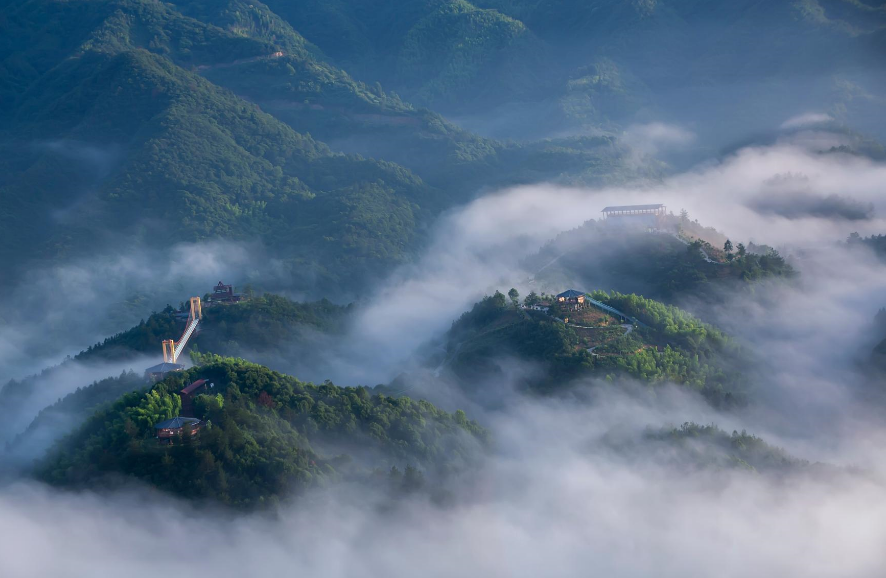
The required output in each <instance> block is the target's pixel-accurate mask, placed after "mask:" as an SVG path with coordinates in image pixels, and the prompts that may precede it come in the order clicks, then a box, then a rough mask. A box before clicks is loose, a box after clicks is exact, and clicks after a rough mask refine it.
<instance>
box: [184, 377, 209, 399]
mask: <svg viewBox="0 0 886 578" xmlns="http://www.w3.org/2000/svg"><path fill="white" fill-rule="evenodd" d="M205 383H206V380H205V379H198V380H197V381H195V382H194V383H192V384H191V385H189V386H187V387H186V388H184V389H183V390H181V393H183V394H185V395H190V394H192V393H194V392H195V391H197V390H198V389H200V388H201V387H202V386H203V385H204V384H205Z"/></svg>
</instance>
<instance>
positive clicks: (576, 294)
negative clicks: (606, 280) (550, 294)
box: [557, 289, 584, 299]
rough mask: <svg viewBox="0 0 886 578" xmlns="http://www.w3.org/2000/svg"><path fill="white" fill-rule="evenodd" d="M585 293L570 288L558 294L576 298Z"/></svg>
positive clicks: (566, 297)
mask: <svg viewBox="0 0 886 578" xmlns="http://www.w3.org/2000/svg"><path fill="white" fill-rule="evenodd" d="M582 295H584V293H582V292H581V291H576V290H575V289H570V290H568V291H564V292H562V293H560V294H559V295H557V298H560V297H563V298H565V299H574V298H575V297H581V296H582Z"/></svg>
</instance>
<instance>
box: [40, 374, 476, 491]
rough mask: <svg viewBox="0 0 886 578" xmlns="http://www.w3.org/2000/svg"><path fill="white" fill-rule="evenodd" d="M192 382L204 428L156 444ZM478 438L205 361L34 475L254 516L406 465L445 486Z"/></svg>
mask: <svg viewBox="0 0 886 578" xmlns="http://www.w3.org/2000/svg"><path fill="white" fill-rule="evenodd" d="M198 378H203V379H208V380H211V381H212V383H213V384H214V387H213V388H212V390H211V392H209V393H207V394H205V395H201V396H199V397H198V398H197V400H196V402H195V408H196V409H195V416H196V417H198V418H200V419H203V420H205V421H206V422H207V424H208V423H209V422H211V425H208V426H207V427H205V428H203V429H201V431H200V432H199V434H198V435H196V436H195V437H194V439H191V438H190V436H186V437H185V438H184V439H183V440H180V441H179V442H178V443H173V444H172V445H165V446H164V445H160V444H158V442H157V440H156V439H154V437H153V436H154V429H153V425H154V424H155V423H157V422H159V421H162V420H165V419H168V418H170V417H173V416H175V415H178V413H179V411H180V409H181V399H180V398H179V396H178V394H177V392H178V391H179V390H180V389H181V388H182V387H183V385H185V384H187V383H190V382H191V381H194V380H196V379H198ZM486 436H487V434H486V432H485V431H484V430H483V429H482V428H481V427H480V426H479V425H477V424H476V423H475V422H472V421H468V420H467V419H466V417H465V415H464V413H463V412H457V413H455V414H449V413H446V412H443V411H441V410H439V409H437V408H435V407H434V406H432V405H431V404H429V403H427V402H416V401H413V400H411V399H409V398H405V397H401V398H388V397H385V396H380V395H372V394H371V393H370V392H369V391H368V390H367V389H365V388H340V387H337V386H335V385H333V384H331V383H325V384H323V385H320V386H315V385H312V384H309V383H303V382H300V381H298V380H297V379H295V378H292V377H288V376H284V375H281V374H279V373H275V372H272V371H270V370H268V369H266V368H263V367H261V366H258V365H255V364H251V363H248V362H245V361H242V360H233V359H223V358H217V357H215V358H210V359H206V360H205V363H204V364H203V365H201V366H200V367H197V368H194V369H192V370H190V371H188V372H186V373H184V374H180V375H176V376H172V377H169V378H167V379H166V380H165V381H163V382H161V383H158V384H156V385H154V386H153V387H152V388H150V389H148V390H144V391H141V392H138V393H133V394H128V395H125V396H123V397H122V398H121V399H120V400H118V401H117V402H116V403H114V404H113V405H112V406H111V407H109V408H107V409H103V410H100V411H99V412H98V413H96V414H95V415H94V416H93V417H92V418H90V419H89V420H88V421H87V423H86V424H85V425H84V426H83V427H82V428H80V429H79V430H78V431H77V432H75V433H74V434H73V435H71V436H69V437H68V438H66V439H65V440H63V441H62V442H61V443H60V444H59V445H58V446H57V447H56V448H55V449H54V450H52V451H51V452H50V454H49V456H48V457H47V458H46V460H45V461H44V462H43V463H42V464H41V465H40V466H39V467H38V469H37V475H38V477H40V478H41V479H43V480H46V481H47V482H49V483H52V484H55V485H61V486H72V487H93V488H94V487H95V486H96V484H100V483H103V482H106V483H114V481H115V480H118V481H119V480H120V478H121V477H122V479H124V480H125V479H127V478H128V479H138V480H141V481H143V482H145V483H148V484H150V485H153V486H155V487H157V488H159V489H162V490H165V491H168V492H171V493H173V494H176V495H180V496H183V497H188V498H192V499H198V500H212V501H218V502H221V503H223V504H228V505H232V506H237V507H250V508H254V507H259V506H263V505H268V504H272V503H275V502H276V501H277V500H278V499H280V498H286V497H288V496H289V495H291V494H293V493H298V492H299V491H300V490H304V489H307V488H310V487H317V486H323V485H326V484H329V483H331V482H334V481H336V480H341V479H346V478H348V477H354V476H360V477H366V476H368V475H370V474H371V472H372V471H373V470H378V471H388V470H390V469H391V468H392V467H398V468H400V469H402V468H404V467H407V466H410V470H411V471H414V470H412V468H411V466H415V467H417V468H420V469H421V471H424V472H425V475H426V476H427V477H428V478H431V480H433V479H437V478H440V477H441V476H444V477H445V476H446V475H447V474H448V473H451V472H455V471H458V470H460V469H463V468H466V467H469V466H470V464H471V462H472V460H474V459H475V458H476V457H477V456H478V455H479V454H478V452H481V451H482V448H483V446H484V444H485V443H486ZM344 454H346V455H344ZM412 475H413V476H415V475H416V474H412Z"/></svg>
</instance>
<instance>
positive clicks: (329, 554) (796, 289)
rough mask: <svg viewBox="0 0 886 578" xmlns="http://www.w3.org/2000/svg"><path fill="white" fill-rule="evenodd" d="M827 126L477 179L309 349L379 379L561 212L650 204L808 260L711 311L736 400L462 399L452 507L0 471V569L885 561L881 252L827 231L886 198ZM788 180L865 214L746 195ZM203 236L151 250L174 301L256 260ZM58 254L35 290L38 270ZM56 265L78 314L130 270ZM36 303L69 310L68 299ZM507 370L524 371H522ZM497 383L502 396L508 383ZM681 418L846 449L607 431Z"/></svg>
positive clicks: (507, 570)
mask: <svg viewBox="0 0 886 578" xmlns="http://www.w3.org/2000/svg"><path fill="white" fill-rule="evenodd" d="M830 138H831V137H830V136H829V135H809V134H804V135H798V136H797V138H796V139H785V140H782V141H780V142H778V143H777V144H775V145H772V146H766V147H748V148H745V149H742V150H740V151H738V152H736V153H735V154H734V155H731V156H729V157H728V158H724V159H721V160H719V161H717V162H712V163H710V164H707V165H705V166H701V167H698V168H697V169H695V170H693V171H690V172H687V173H683V174H679V175H675V176H673V177H671V178H668V179H665V180H664V181H662V182H656V183H646V184H644V185H642V186H631V187H628V186H624V187H612V188H604V189H594V190H587V189H570V188H560V187H552V186H547V185H537V186H529V187H519V188H515V189H510V190H506V191H502V192H501V193H499V194H496V195H491V196H487V197H484V198H482V199H479V200H477V201H475V202H473V203H471V204H469V205H468V206H466V207H464V208H462V209H459V210H456V211H452V212H451V213H450V214H448V215H446V216H445V217H444V218H443V219H441V221H440V223H439V224H438V226H437V229H436V231H435V234H434V241H433V242H432V244H431V246H430V247H429V249H428V251H427V253H426V255H425V256H424V257H423V258H422V259H420V260H419V261H418V262H417V263H415V264H413V265H410V266H408V267H404V268H403V269H402V270H400V271H398V272H397V273H396V274H395V275H394V276H393V277H392V278H391V279H389V280H388V282H387V283H385V284H384V285H383V286H381V287H380V288H378V289H377V290H376V291H374V292H373V293H371V294H369V295H367V298H366V301H365V302H363V303H362V304H360V305H358V306H357V307H356V309H355V311H356V313H355V319H354V325H353V327H352V329H351V331H350V332H349V334H348V335H346V336H345V337H343V338H341V339H340V340H337V341H336V343H334V344H331V345H330V347H329V348H328V349H326V350H325V353H324V355H326V358H318V360H317V362H318V367H322V370H323V372H324V373H327V372H328V375H327V377H330V378H332V379H333V380H335V381H337V382H342V383H343V384H352V383H364V384H374V383H379V382H389V381H390V380H391V379H393V378H394V377H396V376H397V374H398V373H399V372H401V371H404V369H408V368H409V367H410V363H411V362H412V361H413V359H414V356H415V352H416V350H417V349H419V348H420V347H422V346H426V344H428V343H429V342H431V341H432V340H433V339H434V338H435V337H437V336H439V335H440V334H441V333H442V332H444V331H445V330H446V329H448V327H449V325H450V323H451V322H452V320H453V319H454V318H456V317H458V315H460V314H461V313H462V312H463V311H464V310H465V309H467V308H468V307H469V306H470V305H471V304H472V303H473V302H474V301H476V300H477V299H478V298H479V297H480V296H482V295H483V294H484V293H489V292H491V291H494V290H496V289H503V290H504V289H507V288H509V287H510V286H516V287H517V288H518V289H519V290H520V291H521V292H522V293H526V292H528V290H530V289H531V288H533V285H532V284H531V278H532V276H533V274H534V273H535V272H534V271H527V270H524V269H522V268H521V267H520V265H519V263H520V262H521V259H522V257H523V256H525V255H526V254H529V253H532V252H534V251H536V250H537V249H538V247H539V246H540V245H541V244H543V243H544V242H545V241H547V240H548V239H550V238H552V237H554V236H555V235H556V234H557V233H558V232H560V231H563V230H567V229H570V228H574V227H577V226H579V225H581V224H582V223H583V222H584V221H586V220H587V219H589V218H596V217H597V216H598V215H599V211H600V209H602V207H604V206H606V205H610V204H629V203H659V202H660V203H665V204H667V206H668V207H669V209H670V210H672V211H674V212H679V210H680V209H686V210H687V211H689V214H690V217H691V218H693V219H694V218H698V219H699V221H700V222H701V223H703V224H704V225H712V226H715V227H717V228H718V229H720V230H721V231H723V232H725V233H726V234H727V235H728V236H729V237H730V238H731V239H732V240H733V242H735V243H738V242H744V243H748V242H750V241H754V242H758V243H767V244H770V245H774V246H777V247H778V248H779V250H781V251H783V252H784V253H785V254H789V255H790V256H791V258H792V262H793V263H794V264H795V266H796V267H797V268H798V270H799V271H800V272H801V277H800V279H799V280H798V281H796V282H795V283H793V284H789V285H784V286H779V287H769V286H766V287H760V288H759V289H758V290H756V291H755V292H753V293H750V292H735V293H734V294H724V295H723V296H722V303H721V304H720V306H719V307H718V308H717V311H709V312H708V313H709V314H710V317H708V318H706V319H707V320H709V321H712V322H715V323H716V324H718V325H719V326H721V327H722V328H723V329H725V330H726V331H728V332H729V333H731V334H732V335H734V336H735V337H736V339H738V340H739V341H740V342H741V343H742V344H743V345H745V346H746V347H748V348H749V349H750V350H751V351H752V353H753V354H754V355H755V356H756V359H757V360H758V363H759V368H760V369H761V370H762V371H761V372H760V373H761V375H760V377H755V378H754V379H755V380H756V381H755V382H754V383H753V384H752V385H753V386H754V388H755V393H754V400H755V402H754V403H752V404H751V406H750V407H748V408H747V409H746V410H744V411H738V412H732V413H728V414H721V413H718V412H716V411H714V410H713V409H711V408H710V407H708V406H706V405H705V404H704V403H703V402H702V401H701V400H700V399H699V398H698V397H696V396H694V395H691V394H689V393H687V392H686V390H685V389H680V388H676V387H674V388H670V387H666V386H658V387H657V388H656V390H655V395H654V396H630V395H626V394H625V393H624V392H621V391H616V390H612V389H609V388H606V387H602V386H600V385H599V384H598V385H596V389H593V390H592V391H594V392H595V393H594V394H593V395H594V397H593V399H592V400H591V403H588V404H579V403H575V402H574V401H573V402H564V401H561V400H550V399H548V400H539V399H531V400H529V399H520V398H519V397H516V396H514V398H513V400H512V401H508V402H506V403H504V404H502V405H503V407H500V408H496V409H495V411H488V412H484V411H483V410H482V409H481V408H480V407H478V406H473V407H470V408H469V409H470V410H471V417H474V418H478V419H480V420H481V421H482V423H483V424H484V425H486V426H488V427H489V428H490V430H491V431H492V432H493V435H494V439H495V444H494V448H493V450H492V455H491V456H490V457H489V459H488V461H487V462H486V464H485V466H484V467H483V468H482V469H481V470H480V471H478V472H474V473H473V474H471V475H466V476H465V477H463V478H460V479H457V480H451V481H450V483H451V487H450V488H449V489H450V491H451V495H452V496H453V500H452V503H448V504H447V505H446V506H439V505H435V504H433V503H430V502H428V501H426V500H424V499H422V498H416V497H413V498H402V499H400V500H397V501H396V503H393V504H392V503H391V502H390V498H389V497H385V496H379V495H376V494H373V493H371V492H368V491H366V490H364V489H361V488H353V487H346V488H334V489H332V490H331V491H326V492H322V493H318V494H311V495H308V496H306V497H304V498H302V499H301V500H299V502H298V503H297V505H296V506H293V507H284V508H283V509H282V510H281V511H280V512H278V513H277V515H276V516H274V517H268V516H252V515H244V516H231V515H228V514H224V515H222V514H219V513H215V512H210V511H194V510H192V509H190V508H189V507H188V506H187V505H185V504H181V503H178V502H174V501H171V500H169V499H167V498H164V497H162V496H157V495H156V494H154V493H152V492H150V491H148V490H146V489H145V488H136V489H133V490H131V491H130V492H124V493H116V494H113V495H110V496H105V495H101V496H99V495H95V494H92V493H89V492H84V493H77V494H71V493H64V492H60V491H58V490H54V489H49V488H46V487H43V486H40V485H37V484H33V483H24V482H19V483H14V484H11V485H8V486H4V487H2V488H0V517H2V518H3V520H4V522H5V524H4V529H3V530H0V575H3V576H15V577H24V578H28V577H31V576H35V577H36V576H40V577H42V576H47V575H57V576H96V575H99V576H105V575H126V576H135V577H140V576H156V575H158V574H165V573H171V572H175V573H181V574H191V573H198V574H208V575H215V576H243V575H265V574H275V573H280V572H281V571H284V572H288V573H292V574H306V575H311V576H321V577H327V576H328V577H335V576H354V575H361V576H406V575H410V576H411V575H414V574H416V573H421V574H423V575H429V576H452V575H459V574H464V575H489V576H540V575H544V576H574V575H576V574H580V573H588V572H590V573H594V574H604V575H613V576H625V577H633V576H636V577H640V576H650V575H655V576H663V577H671V576H673V577H677V576H680V577H684V576H711V575H716V576H726V577H733V576H735V577H738V576H742V577H744V576H812V577H819V576H841V577H845V576H849V577H859V578H867V577H875V576H879V575H880V574H882V568H883V565H884V561H886V558H884V555H883V553H882V544H883V543H884V541H886V506H884V504H886V486H884V483H883V476H884V474H886V452H884V450H883V448H884V447H886V428H884V427H883V426H882V425H881V422H882V419H881V416H882V411H881V410H880V406H879V405H878V403H881V402H882V395H881V396H880V397H877V395H875V394H876V392H877V387H879V385H878V384H877V383H874V382H872V381H870V380H869V379H868V378H867V377H866V376H865V375H864V374H863V373H861V372H860V371H858V366H857V359H858V355H859V351H860V349H859V347H860V343H861V338H860V335H861V334H862V333H863V329H864V327H865V326H866V324H868V323H869V322H870V320H871V319H872V318H873V315H874V313H875V312H876V311H877V309H879V308H880V307H882V306H883V305H886V303H884V302H883V299H884V297H883V296H884V295H886V268H884V266H883V264H882V263H881V262H880V261H878V260H876V259H875V258H874V257H873V256H872V255H870V254H869V253H867V252H865V251H859V250H856V249H853V248H851V247H848V246H841V245H839V243H838V242H839V241H840V240H841V239H844V238H845V237H846V236H848V234H849V233H851V232H853V231H858V232H860V233H862V234H870V233H878V232H879V233H882V232H884V231H886V227H884V224H886V223H884V221H883V220H882V219H881V218H879V217H877V216H876V215H882V214H884V212H883V209H886V207H884V206H883V204H884V202H886V201H884V197H883V194H882V192H883V191H882V183H883V182H886V167H884V165H883V164H880V163H876V162H874V161H871V160H867V159H864V158H861V157H857V156H851V155H847V154H833V153H828V154H822V153H823V150H824V151H826V150H828V147H827V146H825V148H824V149H822V148H821V147H822V146H823V145H826V144H827V143H828V142H829V139H830ZM798 190H799V191H802V194H803V195H804V198H807V199H809V198H811V199H827V198H829V197H830V196H834V195H836V196H838V197H839V198H843V199H853V200H854V202H858V203H862V204H864V205H867V204H871V205H873V207H874V211H875V214H874V216H872V217H871V218H868V219H863V220H850V219H846V218H844V217H843V216H840V215H815V214H811V213H810V214H804V215H799V216H792V217H789V216H786V215H784V214H781V213H779V212H766V211H759V210H755V209H754V208H753V207H752V204H753V202H754V200H755V199H760V198H761V197H763V196H765V197H767V198H783V197H785V196H789V195H791V194H794V193H796V191H798ZM588 250H594V248H593V247H589V248H588ZM210 254H217V255H219V257H218V258H217V260H215V259H211V260H210V261H209V265H207V263H206V262H203V261H201V262H199V263H196V262H195V263H190V264H180V265H175V266H172V265H170V266H168V267H164V268H163V269H162V270H161V277H162V279H163V280H164V283H165V284H166V285H167V286H169V287H171V288H173V289H175V290H176V291H178V293H177V295H179V297H177V299H180V298H181V296H183V295H187V294H188V292H191V291H198V292H202V291H203V289H201V288H202V287H204V286H205V283H206V276H210V277H211V282H213V283H214V282H215V280H216V279H214V278H215V277H219V276H221V275H224V276H225V277H227V275H229V274H231V275H235V274H238V275H242V276H246V277H248V275H249V274H248V271H250V270H251V267H250V263H254V262H256V260H255V259H250V258H249V255H250V252H249V250H248V249H247V248H243V247H242V246H241V247H226V248H225V250H224V251H217V252H215V253H213V252H212V251H210ZM232 256H233V257H232ZM109 263H110V264H109V265H108V268H106V269H100V272H101V271H104V275H105V276H106V277H109V278H110V279H120V278H122V277H123V276H122V275H120V274H119V273H120V272H132V276H133V279H135V280H136V281H138V282H149V279H148V276H147V275H146V274H142V273H139V270H140V267H141V265H142V261H141V260H139V259H134V260H132V261H127V260H125V259H123V260H122V261H121V260H120V259H118V260H117V261H112V262H109ZM179 266H180V267H182V268H181V269H177V268H173V267H179ZM244 271H246V272H247V273H244ZM59 274H60V273H59ZM59 274H56V273H53V274H51V275H48V276H47V277H45V279H46V281H45V282H44V283H46V284H45V285H43V284H40V283H38V284H37V285H36V287H47V288H48V287H52V286H53V283H54V282H55V280H58V279H59V278H60V277H58V275H59ZM100 274H101V273H100ZM272 274H273V268H271V270H270V272H268V271H267V270H265V269H263V270H261V271H256V276H257V277H259V276H261V275H272ZM66 275H68V276H66V277H64V279H66V280H79V284H78V283H75V284H74V286H80V287H82V288H84V290H83V291H82V295H81V296H79V297H78V298H77V299H78V301H77V303H79V304H80V310H81V312H82V313H83V314H84V317H86V316H87V315H88V314H93V313H94V311H95V310H96V309H92V307H97V304H99V303H100V302H101V301H102V300H103V299H106V298H114V299H117V300H119V299H121V296H122V295H126V294H127V291H128V290H129V288H130V286H129V285H114V284H113V283H112V284H110V288H109V289H107V291H106V290H105V289H104V288H103V287H102V284H101V282H100V278H101V277H100V276H98V275H94V274H93V273H92V272H91V271H89V270H88V269H87V267H81V268H79V269H73V270H71V271H70V272H69V273H67V274H66ZM242 276H241V277H240V278H241V279H242V278H243V277H242ZM225 280H226V281H227V278H225ZM234 281H235V282H236V281H237V279H234ZM577 288H579V289H585V290H592V289H594V287H577ZM22 291H23V290H22ZM37 294H39V293H37ZM25 302H27V301H25ZM47 311H48V312H56V314H58V315H60V316H61V317H60V319H63V320H67V321H66V322H68V323H70V322H71V319H70V318H68V317H66V315H67V313H66V311H67V310H61V309H52V308H50V309H48V310H47ZM46 318H47V319H51V316H48V315H47V317H46ZM75 319H79V318H75ZM94 331H97V330H94ZM38 336H39V335H38V334H36V333H35V336H34V339H35V340H36V339H37V337H38ZM13 341H14V340H9V343H13ZM59 341H60V343H66V342H65V341H64V338H63V336H62V338H60V340H59ZM68 343H69V342H68ZM7 359H9V357H7ZM280 363H281V364H285V359H282V360H280ZM503 363H509V361H508V360H503ZM508 367H509V369H510V370H511V373H510V374H508V373H505V375H506V376H509V377H514V379H515V380H516V378H517V377H518V376H519V374H520V373H521V372H527V371H533V370H535V369H537V368H532V367H525V366H521V365H519V364H516V363H510V364H509V366H508ZM281 369H285V367H281ZM502 381H503V382H507V381H509V379H503V380H502ZM435 383H436V385H437V386H438V387H441V388H445V387H447V386H446V385H445V383H443V382H442V381H440V382H435ZM478 385H479V384H478ZM495 385H496V386H497V387H498V388H499V389H497V390H495V391H497V392H501V394H502V395H503V396H507V392H508V391H509V383H499V384H495ZM418 391H420V390H417V392H418ZM53 395H54V394H53ZM429 397H432V398H433V399H435V400H438V401H441V403H443V404H444V405H445V406H447V409H453V408H454V407H455V406H456V405H460V404H461V403H463V402H464V401H465V398H463V397H461V396H460V394H459V392H458V391H456V390H441V391H436V392H432V393H431V394H429ZM450 404H452V405H453V407H448V406H449V405H450ZM684 421H696V422H699V423H716V424H717V425H719V426H721V427H722V428H723V429H724V430H726V431H730V432H731V431H732V430H733V429H737V430H741V429H745V428H746V429H748V430H749V431H750V432H752V433H755V434H758V435H761V436H762V437H764V439H766V440H767V441H768V442H770V443H773V444H775V445H778V446H782V447H784V448H785V449H786V450H787V451H788V452H790V453H792V454H794V455H797V456H798V457H801V458H807V459H810V460H812V461H823V462H827V463H830V464H834V465H835V466H837V467H838V468H842V467H849V468H852V469H851V470H842V469H837V470H828V471H829V472H830V473H829V474H828V475H822V474H821V472H819V471H808V472H804V473H796V474H791V475H789V476H787V477H778V478H775V477H772V476H769V475H764V474H755V473H752V472H746V471H731V470H727V471H712V472H704V471H702V472H691V473H690V472H687V471H686V470H685V469H684V468H680V467H675V466H674V465H673V464H671V463H670V462H669V460H668V456H667V455H660V454H653V453H648V452H647V450H642V449H637V450H636V451H633V452H616V451H613V449H612V447H611V446H609V445H607V443H606V439H607V437H608V436H609V435H611V434H612V433H613V432H617V433H618V434H619V435H623V436H628V437H631V436H634V438H636V437H637V436H639V435H640V434H641V433H642V431H643V430H644V428H646V427H647V426H652V427H661V426H666V425H671V426H677V425H679V424H680V423H682V422H684ZM43 552H52V553H53V555H52V556H44V555H40V553H43ZM201 553H205V554H201Z"/></svg>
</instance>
